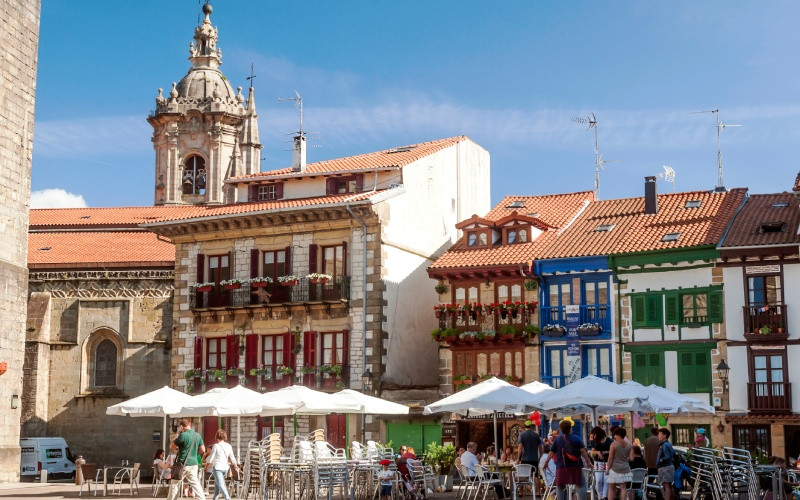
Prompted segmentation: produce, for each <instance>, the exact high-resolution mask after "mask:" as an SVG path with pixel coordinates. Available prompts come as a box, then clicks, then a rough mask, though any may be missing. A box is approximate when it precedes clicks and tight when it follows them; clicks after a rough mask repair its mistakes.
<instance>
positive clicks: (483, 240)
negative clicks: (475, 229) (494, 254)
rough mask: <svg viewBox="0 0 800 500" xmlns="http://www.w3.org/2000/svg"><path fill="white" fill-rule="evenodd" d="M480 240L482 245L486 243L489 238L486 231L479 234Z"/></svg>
mask: <svg viewBox="0 0 800 500" xmlns="http://www.w3.org/2000/svg"><path fill="white" fill-rule="evenodd" d="M478 241H479V242H480V244H481V245H486V241H487V239H486V233H485V232H483V233H480V234H478Z"/></svg>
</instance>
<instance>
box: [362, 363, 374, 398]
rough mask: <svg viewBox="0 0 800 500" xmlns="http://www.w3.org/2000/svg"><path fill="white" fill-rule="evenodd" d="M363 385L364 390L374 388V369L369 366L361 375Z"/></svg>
mask: <svg viewBox="0 0 800 500" xmlns="http://www.w3.org/2000/svg"><path fill="white" fill-rule="evenodd" d="M361 387H362V388H363V389H364V392H367V391H371V390H372V370H370V369H369V368H367V369H366V370H364V374H363V375H361Z"/></svg>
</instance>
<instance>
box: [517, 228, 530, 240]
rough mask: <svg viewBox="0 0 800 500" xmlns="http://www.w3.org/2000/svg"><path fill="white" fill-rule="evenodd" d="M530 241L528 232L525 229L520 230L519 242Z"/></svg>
mask: <svg viewBox="0 0 800 500" xmlns="http://www.w3.org/2000/svg"><path fill="white" fill-rule="evenodd" d="M527 241H528V231H526V230H524V229H520V230H519V242H520V243H526V242H527Z"/></svg>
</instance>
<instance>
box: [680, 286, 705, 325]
mask: <svg viewBox="0 0 800 500" xmlns="http://www.w3.org/2000/svg"><path fill="white" fill-rule="evenodd" d="M681 307H682V311H683V315H682V317H683V321H682V323H683V324H685V325H686V324H689V325H691V324H695V323H696V324H702V323H708V307H707V302H706V295H705V294H691V295H681Z"/></svg>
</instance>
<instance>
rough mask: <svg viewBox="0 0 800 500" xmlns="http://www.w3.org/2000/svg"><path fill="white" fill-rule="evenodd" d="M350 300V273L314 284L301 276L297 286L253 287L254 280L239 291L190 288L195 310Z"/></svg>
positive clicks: (271, 284) (191, 301) (278, 284)
mask: <svg viewBox="0 0 800 500" xmlns="http://www.w3.org/2000/svg"><path fill="white" fill-rule="evenodd" d="M349 299H350V277H349V276H342V277H339V278H337V279H336V280H333V281H330V282H328V283H325V284H321V283H320V284H312V283H311V281H310V280H306V279H301V280H300V282H299V283H298V284H297V285H294V286H283V285H281V284H280V283H270V284H269V285H267V286H266V287H263V288H253V287H251V285H250V283H243V284H242V285H241V286H240V287H239V288H237V289H235V290H225V289H224V288H223V287H221V286H219V285H217V286H215V287H214V288H213V289H212V290H211V291H208V292H198V291H196V290H195V288H194V287H191V288H189V306H190V308H191V309H213V308H215V307H223V308H229V307H248V306H271V305H290V304H298V305H299V304H308V303H314V302H318V303H330V302H347V301H348V300H349Z"/></svg>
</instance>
